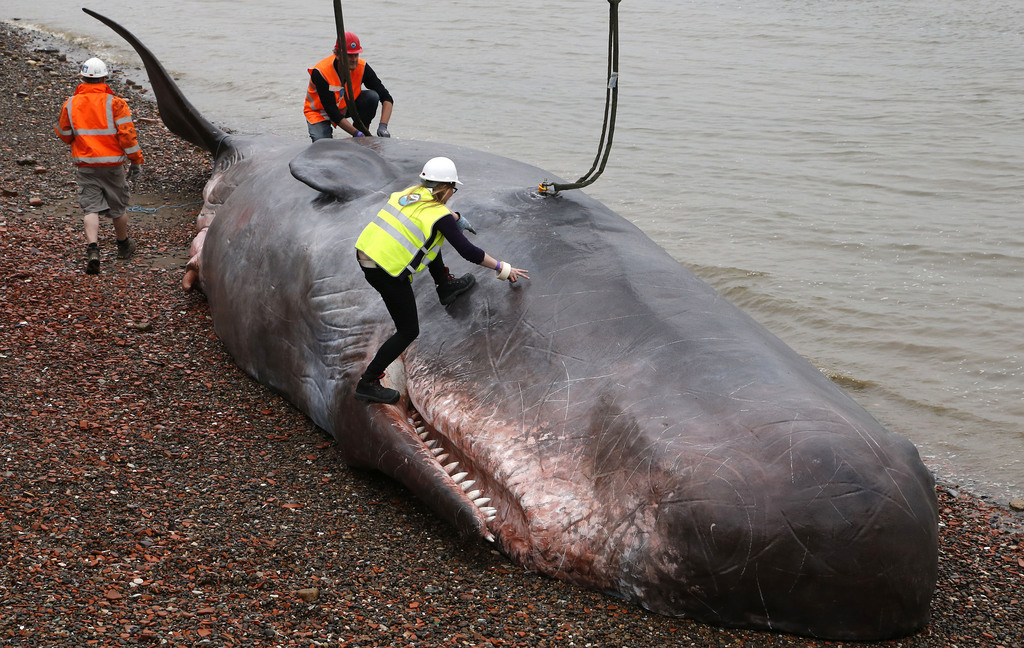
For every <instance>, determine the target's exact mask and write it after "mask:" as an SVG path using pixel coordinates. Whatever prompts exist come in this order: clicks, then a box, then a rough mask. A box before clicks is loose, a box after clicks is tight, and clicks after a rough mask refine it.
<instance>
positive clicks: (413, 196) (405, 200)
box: [398, 193, 421, 207]
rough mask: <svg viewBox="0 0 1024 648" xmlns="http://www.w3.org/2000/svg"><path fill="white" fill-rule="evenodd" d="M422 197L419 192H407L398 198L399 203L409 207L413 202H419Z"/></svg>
mask: <svg viewBox="0 0 1024 648" xmlns="http://www.w3.org/2000/svg"><path fill="white" fill-rule="evenodd" d="M420 198H421V196H420V195H419V194H418V193H410V194H405V195H404V196H402V197H401V198H399V199H398V204H399V205H401V206H402V207H408V206H409V205H411V204H413V203H418V202H419V201H420Z"/></svg>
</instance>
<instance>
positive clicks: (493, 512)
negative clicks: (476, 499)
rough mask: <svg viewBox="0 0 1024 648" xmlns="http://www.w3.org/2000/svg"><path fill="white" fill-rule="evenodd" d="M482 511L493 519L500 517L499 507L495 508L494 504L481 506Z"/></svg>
mask: <svg viewBox="0 0 1024 648" xmlns="http://www.w3.org/2000/svg"><path fill="white" fill-rule="evenodd" d="M480 512H481V513H483V514H484V515H487V516H490V517H491V519H494V518H496V517H498V509H496V508H494V507H493V506H481V507H480Z"/></svg>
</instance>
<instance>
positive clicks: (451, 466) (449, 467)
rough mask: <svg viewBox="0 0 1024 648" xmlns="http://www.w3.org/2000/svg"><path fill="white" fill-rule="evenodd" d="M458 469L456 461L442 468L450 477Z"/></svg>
mask: <svg viewBox="0 0 1024 648" xmlns="http://www.w3.org/2000/svg"><path fill="white" fill-rule="evenodd" d="M458 467H459V462H458V461H453V462H451V463H450V464H448V465H447V466H445V467H444V471H445V472H446V473H448V474H449V475H451V474H452V473H454V472H455V469H456V468H458Z"/></svg>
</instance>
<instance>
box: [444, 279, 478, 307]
mask: <svg viewBox="0 0 1024 648" xmlns="http://www.w3.org/2000/svg"><path fill="white" fill-rule="evenodd" d="M475 283H476V278H475V277H474V276H473V275H471V274H464V275H462V276H461V277H459V278H458V279H456V278H455V277H453V276H452V275H450V274H449V275H448V280H447V281H446V282H444V283H439V284H437V298H438V299H440V300H441V304H442V305H444V306H447V305H448V304H450V303H452V302H453V301H455V298H456V297H458V296H459V295H461V294H462V293H464V292H466V291H467V290H469V289H470V288H472V287H473V284H475Z"/></svg>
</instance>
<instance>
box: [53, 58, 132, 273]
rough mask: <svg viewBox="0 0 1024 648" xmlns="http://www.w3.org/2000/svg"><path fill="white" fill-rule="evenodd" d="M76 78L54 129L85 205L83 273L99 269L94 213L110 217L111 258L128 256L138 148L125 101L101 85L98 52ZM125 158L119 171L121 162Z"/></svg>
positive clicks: (97, 219)
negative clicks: (114, 253) (65, 146)
mask: <svg viewBox="0 0 1024 648" xmlns="http://www.w3.org/2000/svg"><path fill="white" fill-rule="evenodd" d="M80 74H81V76H82V81H83V82H82V83H81V84H80V85H79V86H78V87H77V88H75V94H74V95H72V96H71V98H70V99H68V100H67V101H66V102H64V107H63V108H61V111H60V122H59V124H58V125H57V126H56V128H55V129H54V130H56V131H57V135H58V136H59V137H60V138H61V139H62V140H63V141H64V143H65V144H70V145H71V159H72V160H73V161H74V163H75V164H76V165H77V166H78V172H77V179H78V202H79V204H80V205H81V206H82V210H83V211H85V218H84V220H85V240H86V243H87V247H86V264H85V271H86V272H87V273H88V274H97V273H98V272H99V271H100V249H99V244H98V242H97V241H98V238H99V230H100V214H103V215H104V216H107V217H108V218H110V220H111V222H112V223H113V225H114V234H115V235H116V237H117V258H118V259H130V258H131V257H132V254H134V253H135V248H136V244H135V240H134V239H131V238H128V214H127V212H126V210H127V208H128V201H129V199H130V195H131V192H130V189H129V187H128V180H133V179H134V178H136V177H138V175H139V174H140V173H141V172H142V151H141V150H140V149H139V142H138V139H137V137H136V135H135V124H134V123H132V113H131V111H130V110H129V109H128V104H127V103H125V101H124V99H121V98H120V97H118V96H117V95H115V94H114V91H113V90H111V89H110V86H108V85H107V83H106V80H107V66H106V64H105V63H104V62H103V61H101V60H100V59H98V58H91V59H89V60H88V61H86V62H85V63H83V64H82V70H81V72H80ZM126 160H130V161H131V166H130V167H129V169H128V172H127V174H126V173H125V169H124V163H125V161H126Z"/></svg>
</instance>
